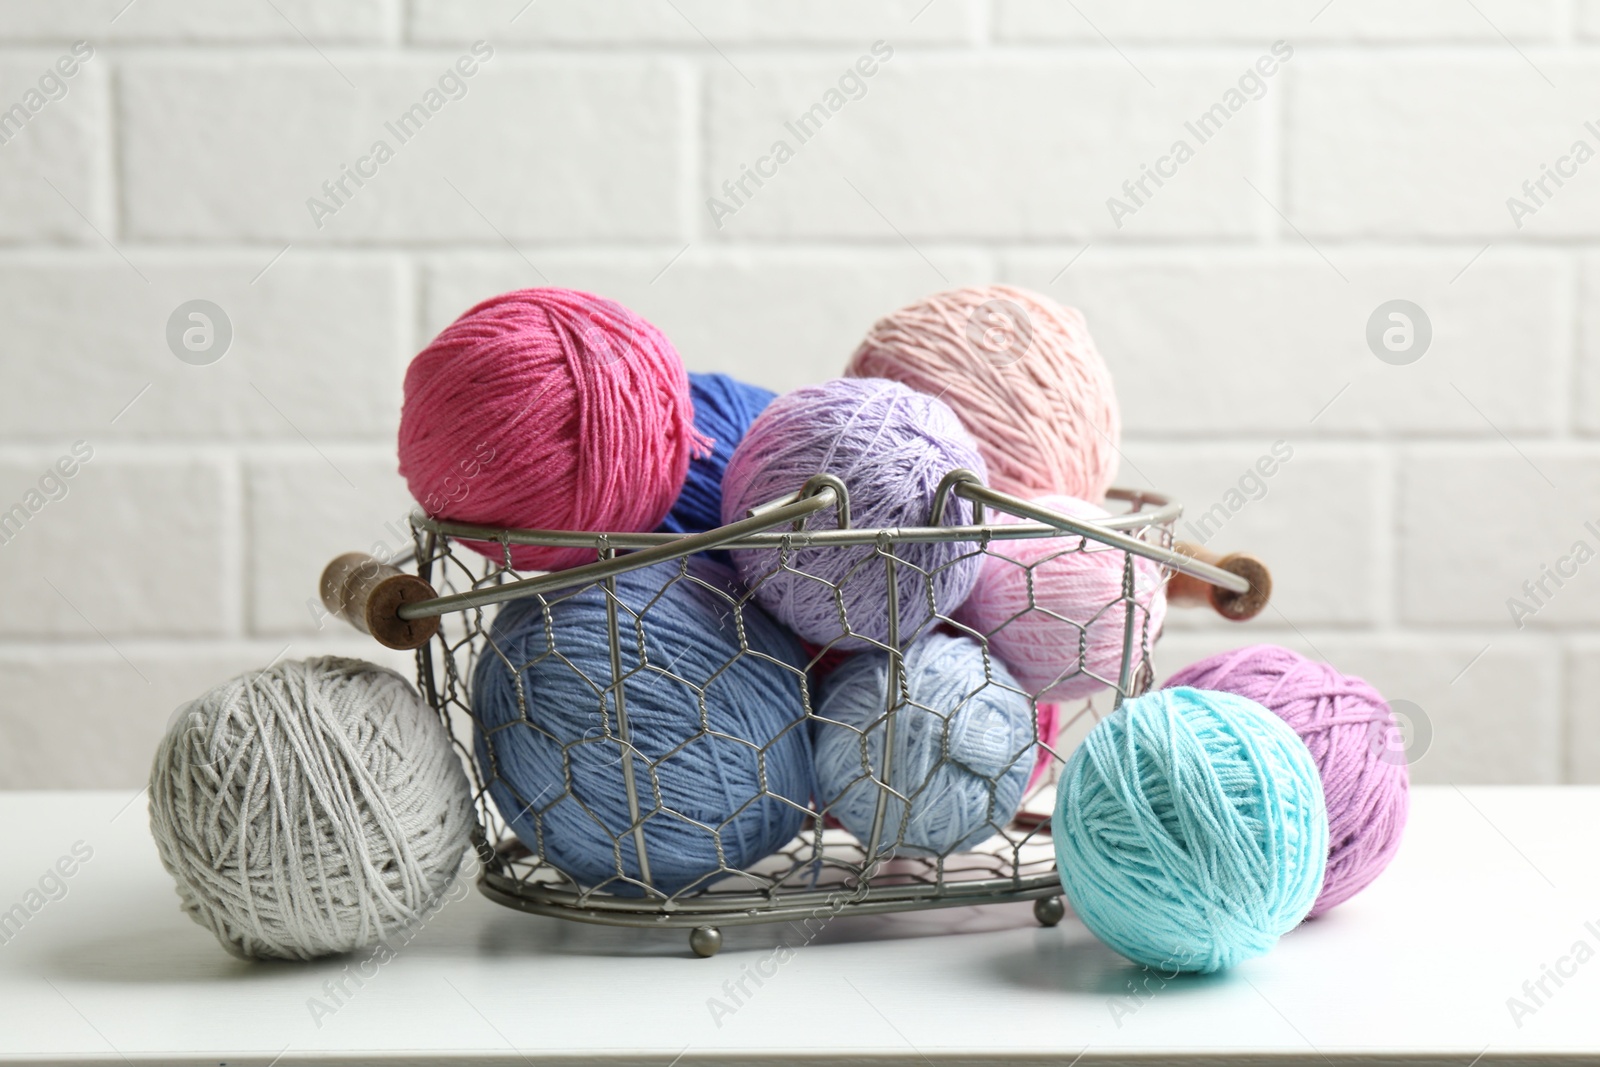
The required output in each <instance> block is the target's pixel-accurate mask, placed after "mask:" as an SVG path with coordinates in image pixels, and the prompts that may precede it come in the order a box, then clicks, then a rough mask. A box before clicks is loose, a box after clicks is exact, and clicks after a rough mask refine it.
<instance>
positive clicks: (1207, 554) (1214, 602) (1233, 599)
mask: <svg viewBox="0 0 1600 1067" xmlns="http://www.w3.org/2000/svg"><path fill="white" fill-rule="evenodd" d="M1172 547H1173V548H1174V549H1176V550H1177V551H1179V552H1182V553H1183V554H1184V555H1186V556H1190V557H1192V558H1194V559H1197V560H1199V561H1200V562H1202V563H1209V564H1211V565H1212V566H1213V567H1220V568H1222V569H1223V570H1225V571H1228V572H1229V573H1231V574H1237V575H1238V576H1239V577H1241V578H1243V579H1244V580H1245V581H1247V582H1249V583H1250V588H1249V589H1248V590H1246V591H1245V592H1243V593H1235V592H1233V591H1231V590H1228V589H1223V588H1221V587H1220V586H1215V585H1212V584H1210V583H1209V582H1203V581H1201V580H1200V579H1199V578H1192V577H1190V576H1189V575H1187V574H1174V575H1173V576H1172V581H1171V582H1169V583H1168V585H1167V602H1168V603H1170V604H1180V605H1184V606H1194V605H1200V604H1209V605H1211V607H1212V608H1213V609H1214V610H1215V611H1216V613H1217V614H1218V615H1221V616H1222V617H1223V618H1224V619H1232V620H1233V621H1234V622H1243V621H1244V620H1246V619H1253V618H1255V617H1256V616H1257V615H1259V614H1261V609H1263V608H1265V607H1266V606H1267V601H1268V600H1270V599H1271V598H1272V572H1271V571H1269V570H1268V569H1267V565H1266V564H1265V563H1263V562H1261V560H1259V559H1257V558H1256V557H1255V556H1252V555H1250V554H1248V553H1245V552H1231V553H1229V554H1228V555H1225V556H1224V555H1222V554H1221V553H1218V552H1213V551H1211V550H1210V549H1208V548H1205V547H1203V546H1201V545H1196V544H1191V543H1189V542H1187V541H1179V542H1177V543H1176V544H1174V545H1173V546H1172Z"/></svg>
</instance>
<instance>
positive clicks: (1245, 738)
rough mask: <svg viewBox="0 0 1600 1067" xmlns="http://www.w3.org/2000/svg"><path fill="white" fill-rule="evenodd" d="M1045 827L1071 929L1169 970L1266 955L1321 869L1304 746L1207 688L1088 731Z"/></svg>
mask: <svg viewBox="0 0 1600 1067" xmlns="http://www.w3.org/2000/svg"><path fill="white" fill-rule="evenodd" d="M1051 825H1052V831H1053V834H1054V839H1055V847H1056V866H1057V867H1058V869H1059V870H1060V873H1061V884H1062V885H1063V886H1064V887H1065V888H1066V891H1067V898H1068V899H1069V900H1071V901H1072V907H1073V910H1074V911H1075V912H1077V914H1078V918H1080V919H1082V920H1083V924H1084V925H1085V926H1087V927H1088V928H1089V929H1090V931H1092V932H1093V933H1094V934H1095V935H1096V936H1097V937H1099V938H1100V940H1102V941H1104V942H1105V943H1106V944H1107V945H1109V946H1111V947H1112V948H1113V949H1115V950H1117V951H1118V952H1120V953H1121V954H1122V955H1124V956H1126V957H1128V958H1129V959H1130V960H1133V961H1134V962H1135V963H1140V964H1144V965H1145V966H1147V967H1153V968H1160V969H1162V970H1169V971H1197V972H1200V973H1210V972H1212V971H1218V970H1222V969H1223V968H1225V967H1231V966H1233V965H1234V964H1236V963H1239V962H1241V961H1243V960H1247V959H1251V958H1252V957H1255V956H1260V955H1262V954H1263V953H1265V952H1267V951H1268V950H1269V949H1271V948H1272V946H1273V945H1274V944H1276V943H1277V940H1278V938H1279V937H1281V936H1282V935H1283V934H1285V933H1288V932H1289V931H1290V930H1292V929H1294V928H1295V927H1296V926H1298V925H1299V924H1300V921H1301V920H1302V919H1304V918H1305V917H1306V914H1307V913H1308V912H1309V911H1310V910H1311V905H1312V904H1313V903H1315V902H1316V899H1317V894H1318V893H1319V892H1320V891H1321V889H1322V878H1323V873H1324V869H1325V867H1326V865H1327V858H1328V811H1327V806H1326V804H1325V802H1324V800H1323V794H1322V781H1321V777H1320V775H1319V774H1318V772H1317V765H1316V762H1315V761H1314V760H1313V759H1312V758H1311V753H1310V751H1309V750H1307V748H1306V746H1305V744H1304V743H1303V742H1302V741H1301V740H1300V738H1299V737H1297V736H1296V735H1295V732H1294V731H1293V730H1292V729H1290V728H1289V727H1288V726H1287V725H1286V724H1285V723H1284V722H1283V720H1282V719H1280V718H1278V717H1277V716H1276V715H1274V714H1272V713H1271V712H1270V711H1268V710H1267V709H1266V708H1264V707H1262V706H1261V705H1260V704H1257V703H1256V702H1255V701H1253V700H1249V699H1247V698H1245V697H1241V696H1235V695H1234V694H1232V693H1220V692H1214V691H1212V690H1205V689H1190V688H1187V687H1180V688H1177V689H1161V690H1157V691H1155V692H1152V693H1146V694H1145V695H1144V696H1141V697H1137V698H1135V699H1133V700H1129V701H1126V702H1125V703H1124V704H1123V705H1122V707H1121V708H1119V709H1117V711H1115V712H1113V713H1112V714H1111V715H1109V716H1107V717H1106V719H1105V720H1104V721H1103V722H1101V723H1100V724H1099V725H1097V726H1096V727H1095V728H1094V729H1093V730H1091V731H1090V732H1089V736H1088V737H1087V738H1085V739H1084V742H1083V744H1082V745H1081V746H1080V747H1079V748H1078V751H1077V752H1076V753H1074V754H1073V757H1072V759H1071V761H1069V762H1068V764H1067V768H1066V771H1065V772H1064V773H1063V775H1062V778H1061V782H1060V786H1059V788H1058V792H1057V797H1056V811H1055V818H1054V820H1053V822H1052V824H1051Z"/></svg>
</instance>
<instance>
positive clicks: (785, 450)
mask: <svg viewBox="0 0 1600 1067" xmlns="http://www.w3.org/2000/svg"><path fill="white" fill-rule="evenodd" d="M958 467H965V468H966V469H968V470H971V471H973V472H975V473H976V474H978V475H979V476H980V477H984V476H986V474H987V468H986V467H985V465H984V462H983V456H982V454H981V453H980V452H979V451H978V446H977V444H976V442H974V441H973V439H972V437H971V435H970V434H968V433H967V431H966V430H965V429H964V428H962V425H961V421H960V420H959V419H957V418H956V416H955V413H954V412H953V411H951V410H950V408H949V407H948V406H946V405H945V404H944V403H943V402H942V401H940V400H938V399H936V398H934V397H930V396H925V395H923V394H921V393H916V392H913V391H912V390H910V389H908V388H906V387H905V386H904V385H901V384H899V383H898V382H890V381H885V380H882V379H878V378H835V379H833V380H832V381H827V382H823V383H822V384H821V385H812V386H807V387H805V388H803V389H796V390H795V391H794V392H792V393H787V394H785V395H783V396H780V397H779V398H778V399H777V400H774V401H773V402H772V404H771V405H770V406H769V407H768V408H767V410H766V411H764V412H763V413H762V414H761V416H760V417H759V418H757V419H756V421H755V422H754V423H753V424H751V426H750V431H749V432H748V433H747V434H746V435H745V439H744V440H743V441H741V442H740V443H739V447H738V448H736V449H734V453H733V458H732V459H730V460H729V461H728V470H727V473H726V474H725V475H724V477H723V485H722V489H723V499H722V520H723V522H725V523H726V522H731V521H733V520H734V519H738V518H743V517H744V515H745V512H746V511H747V510H748V509H750V508H752V507H755V506H756V505H758V504H764V503H766V502H767V501H769V500H774V499H777V498H778V497H782V496H785V495H786V494H789V493H792V492H794V491H795V490H797V489H799V488H800V487H801V486H803V485H805V483H806V481H807V480H808V479H809V478H811V476H812V475H815V474H832V475H834V476H835V477H837V478H839V479H840V480H841V481H843V482H844V484H845V486H846V487H847V488H848V489H849V490H850V509H851V525H852V526H855V527H866V528H880V527H896V526H927V525H929V524H930V523H935V522H938V523H942V524H953V525H967V524H969V523H970V522H971V521H972V506H971V505H970V504H969V503H967V502H966V501H964V500H960V499H958V498H954V497H953V498H952V499H951V501H950V503H949V504H948V505H947V507H946V510H945V514H944V515H943V516H942V517H939V518H935V516H934V515H933V514H932V513H933V498H934V494H935V493H936V491H937V490H938V487H939V482H940V480H941V479H943V478H944V476H945V475H946V474H948V473H949V472H950V471H952V470H954V469H956V468H958ZM836 523H837V516H836V513H835V509H833V508H827V509H824V510H823V511H820V512H817V513H815V514H813V515H811V516H810V517H809V518H808V519H807V520H806V528H807V529H808V530H825V529H831V528H833V527H834V526H835V525H836ZM875 553H876V549H875V548H874V547H873V546H871V545H848V546H841V545H826V546H819V547H815V548H801V549H797V550H795V551H793V552H790V553H789V554H788V556H787V558H780V550H779V549H776V548H755V549H738V550H736V551H735V552H734V553H733V560H734V564H735V566H737V567H738V570H739V577H740V578H741V579H742V580H743V581H744V583H745V585H747V586H749V587H750V588H751V589H753V590H754V591H755V598H756V600H757V601H758V602H760V604H761V606H762V607H764V608H766V609H767V610H768V611H769V612H771V613H772V614H773V615H774V616H775V617H777V619H778V620H779V621H780V622H782V623H784V625H786V626H788V627H789V628H790V629H791V630H793V631H794V632H795V633H797V634H799V635H800V636H801V637H803V638H805V639H806V640H807V641H810V642H811V643H812V644H814V645H820V646H824V647H828V646H831V647H833V648H839V649H864V648H871V647H882V645H883V644H885V643H886V642H887V641H888V639H889V592H888V576H887V571H886V568H885V566H884V562H883V560H882V559H874V558H873V556H874V555H875ZM895 556H896V558H897V559H899V560H900V561H901V564H902V565H900V566H899V567H897V574H896V578H897V581H898V596H897V598H896V599H897V601H898V605H899V638H900V644H901V645H902V646H904V645H906V644H908V643H909V642H910V641H911V640H912V639H913V638H914V637H915V636H916V635H917V634H918V633H920V632H921V631H922V630H923V629H925V628H926V627H927V626H928V624H929V621H930V619H931V618H932V616H933V614H934V613H935V612H937V613H938V614H940V615H948V614H949V613H950V612H953V611H954V610H955V609H956V608H958V607H959V606H960V605H961V603H962V601H964V600H966V598H967V594H969V593H970V592H972V587H973V584H974V583H975V582H976V581H977V579H978V570H979V566H980V563H981V558H980V557H979V556H978V555H976V554H974V553H973V552H972V546H971V545H967V544H950V543H928V544H902V545H898V546H896V548H895Z"/></svg>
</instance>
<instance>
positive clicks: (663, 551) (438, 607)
mask: <svg viewBox="0 0 1600 1067" xmlns="http://www.w3.org/2000/svg"><path fill="white" fill-rule="evenodd" d="M813 481H815V479H813ZM806 484H807V485H810V484H811V483H810V482H807V483H806ZM801 492H802V493H804V492H805V490H801ZM835 502H840V503H842V504H843V503H845V500H844V498H843V497H842V496H841V495H840V493H839V491H838V490H837V489H835V488H834V487H833V486H832V485H827V484H819V487H818V488H817V490H816V492H814V493H812V494H811V495H809V496H802V497H801V498H800V499H799V500H795V501H793V502H790V503H786V504H780V505H775V506H773V507H771V508H770V509H769V510H765V511H762V512H761V513H760V514H759V515H755V516H753V517H751V518H748V519H740V520H739V521H737V522H730V523H729V524H728V525H726V526H719V527H717V528H716V529H715V530H707V531H706V532H705V533H698V534H691V535H690V536H688V537H679V538H676V539H674V540H673V541H671V542H670V543H668V544H664V545H656V546H654V547H652V548H641V549H639V550H638V551H637V552H629V553H628V554H627V555H623V556H615V557H613V558H611V559H602V560H599V561H597V562H595V563H585V564H583V565H582V566H580V567H572V568H569V569H568V570H564V571H553V572H551V573H549V574H541V575H538V576H537V577H533V578H522V579H520V580H518V581H515V582H505V583H503V584H501V585H495V586H488V587H485V588H483V589H469V590H467V591H465V592H461V593H452V594H451V595H449V596H441V597H435V598H433V599H432V600H426V601H423V602H421V603H415V604H407V605H405V606H404V607H403V608H402V609H401V611H400V617H401V618H403V619H419V618H423V617H424V616H431V615H443V614H445V613H446V612H450V611H461V610H463V609H465V608H478V607H484V606H485V605H488V604H498V603H500V602H501V601H505V600H513V599H515V598H517V597H525V596H534V595H536V594H544V593H554V592H558V591H560V590H562V589H572V588H575V587H577V586H581V585H590V584H592V583H594V582H598V581H601V580H602V579H605V578H610V577H613V576H615V575H618V574H626V573H627V572H628V571H636V570H638V569H639V568H641V567H648V566H651V565H652V564H656V563H666V562H668V561H670V560H675V559H682V558H683V557H684V556H692V555H694V554H695V553H696V552H705V551H707V550H709V549H714V548H720V547H721V546H722V545H724V544H726V543H727V542H729V541H737V540H739V539H740V538H741V537H747V536H749V535H750V534H753V533H762V532H764V531H766V530H769V529H771V528H772V527H774V526H782V525H784V524H786V523H792V522H795V521H798V520H803V519H805V518H806V517H807V516H808V515H811V514H813V513H814V512H818V511H822V510H823V509H825V508H829V507H832V506H833V505H834V503H835ZM845 506H846V507H847V506H848V505H847V504H846V505H845ZM843 511H844V508H841V517H842V516H843Z"/></svg>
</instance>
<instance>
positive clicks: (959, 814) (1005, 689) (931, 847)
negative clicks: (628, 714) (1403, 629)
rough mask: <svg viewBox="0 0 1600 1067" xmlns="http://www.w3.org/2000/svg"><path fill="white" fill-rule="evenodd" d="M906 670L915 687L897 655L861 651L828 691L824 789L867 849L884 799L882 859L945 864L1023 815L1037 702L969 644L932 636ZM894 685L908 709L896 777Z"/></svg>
mask: <svg viewBox="0 0 1600 1067" xmlns="http://www.w3.org/2000/svg"><path fill="white" fill-rule="evenodd" d="M904 662H905V687H904V689H901V687H900V682H899V680H898V679H895V678H894V677H893V675H892V673H891V669H890V667H891V665H890V661H889V654H888V653H887V652H859V653H857V654H856V655H854V656H852V657H850V658H849V659H848V660H846V661H845V662H844V663H843V664H841V665H840V666H839V667H838V668H836V669H835V670H834V672H833V673H832V674H830V675H829V676H828V678H827V680H826V681H824V682H823V684H822V690H821V694H820V697H819V700H818V704H817V720H818V721H817V725H816V746H815V747H816V765H817V784H818V788H819V789H820V790H821V797H822V801H823V803H824V804H826V805H827V807H826V809H825V810H826V811H827V812H828V814H830V815H832V816H833V817H834V818H836V819H838V820H839V822H840V823H841V824H842V825H843V826H844V828H845V829H846V830H849V831H850V833H851V834H853V835H854V836H855V837H856V839H857V840H859V841H860V842H861V843H862V844H863V845H866V844H868V842H869V840H870V838H871V835H872V822H873V817H874V815H875V814H876V812H877V807H878V799H879V797H880V796H883V797H886V798H887V802H886V804H885V810H884V818H883V829H882V836H881V838H880V848H879V852H880V853H883V852H891V851H892V852H896V853H900V854H904V855H924V856H927V855H931V856H943V855H947V854H949V853H951V852H959V851H961V850H963V849H968V848H971V847H973V846H974V845H976V844H978V843H979V842H981V841H985V840H987V839H988V838H990V837H992V836H994V835H995V834H997V833H999V832H1000V831H1001V830H1002V829H1004V828H1005V826H1006V824H1007V823H1009V822H1010V821H1011V818H1012V816H1014V815H1015V814H1016V812H1017V806H1018V805H1019V804H1020V803H1021V802H1022V791H1023V787H1024V786H1026V785H1027V782H1028V775H1029V774H1030V773H1031V772H1032V770H1033V764H1034V752H1035V735H1034V723H1033V704H1032V702H1031V701H1030V700H1029V699H1028V698H1027V697H1026V696H1024V695H1023V693H1022V689H1021V687H1020V686H1018V685H1017V682H1016V680H1015V679H1014V678H1012V676H1011V672H1009V671H1008V670H1006V668H1005V667H1004V666H1003V665H1002V664H1001V663H1000V662H999V661H998V660H994V659H989V658H987V657H985V655H984V652H983V646H982V645H980V644H979V643H978V642H977V641H974V640H973V639H972V638H970V637H956V636H953V635H951V634H946V633H941V632H938V631H935V632H933V633H930V634H927V635H926V636H924V637H922V638H921V639H919V640H917V641H915V642H913V643H912V645H911V646H910V647H909V648H908V649H906V651H905V653H904ZM891 685H893V686H894V689H895V692H896V695H897V697H899V701H900V702H899V704H898V706H897V707H896V709H895V712H894V716H895V733H894V761H893V763H892V764H891V765H890V766H889V768H888V769H887V774H886V773H885V767H884V761H883V755H884V740H885V735H886V726H887V722H888V715H887V711H886V709H887V708H888V704H889V701H888V695H889V692H890V686H891ZM884 782H887V784H888V787H889V788H888V789H887V790H886V789H884V787H883V785H882V784H880V783H884Z"/></svg>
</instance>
